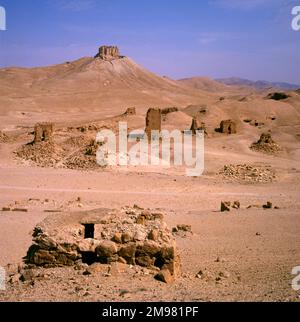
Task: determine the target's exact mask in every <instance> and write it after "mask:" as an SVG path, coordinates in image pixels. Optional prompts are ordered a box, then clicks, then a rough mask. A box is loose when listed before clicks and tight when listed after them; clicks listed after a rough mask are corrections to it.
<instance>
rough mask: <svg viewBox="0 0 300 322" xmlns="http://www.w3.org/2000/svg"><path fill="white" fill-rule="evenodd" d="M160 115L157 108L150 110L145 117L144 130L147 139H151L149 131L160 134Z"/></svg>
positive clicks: (159, 110)
mask: <svg viewBox="0 0 300 322" xmlns="http://www.w3.org/2000/svg"><path fill="white" fill-rule="evenodd" d="M161 122H162V113H161V109H159V108H150V109H149V110H148V112H147V116H146V129H145V133H146V134H147V136H148V139H151V137H152V136H151V131H159V132H161Z"/></svg>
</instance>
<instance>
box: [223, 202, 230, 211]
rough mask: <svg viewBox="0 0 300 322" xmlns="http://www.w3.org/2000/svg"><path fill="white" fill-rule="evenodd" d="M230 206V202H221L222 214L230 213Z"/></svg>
mask: <svg viewBox="0 0 300 322" xmlns="http://www.w3.org/2000/svg"><path fill="white" fill-rule="evenodd" d="M230 206H231V202H230V201H222V202H221V212H225V211H230Z"/></svg>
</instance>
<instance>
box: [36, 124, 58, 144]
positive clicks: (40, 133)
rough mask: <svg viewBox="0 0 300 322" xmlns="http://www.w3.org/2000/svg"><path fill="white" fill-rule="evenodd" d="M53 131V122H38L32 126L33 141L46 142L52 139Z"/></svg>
mask: <svg viewBox="0 0 300 322" xmlns="http://www.w3.org/2000/svg"><path fill="white" fill-rule="evenodd" d="M53 132H54V124H53V123H38V124H36V125H35V127H34V143H39V142H47V141H50V140H51V139H52V136H53Z"/></svg>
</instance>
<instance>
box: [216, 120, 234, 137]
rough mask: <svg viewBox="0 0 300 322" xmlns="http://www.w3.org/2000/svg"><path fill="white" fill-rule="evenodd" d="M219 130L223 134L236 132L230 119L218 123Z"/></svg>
mask: <svg viewBox="0 0 300 322" xmlns="http://www.w3.org/2000/svg"><path fill="white" fill-rule="evenodd" d="M220 132H221V133H225V134H235V133H237V130H236V124H235V122H233V121H232V120H226V121H222V122H221V124H220Z"/></svg>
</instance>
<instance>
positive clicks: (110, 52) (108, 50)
mask: <svg viewBox="0 0 300 322" xmlns="http://www.w3.org/2000/svg"><path fill="white" fill-rule="evenodd" d="M122 57H123V56H121V55H120V51H119V48H118V47H117V46H101V47H100V48H99V52H98V54H97V55H96V56H95V58H101V59H102V60H107V61H111V60H114V59H120V58H122Z"/></svg>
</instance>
